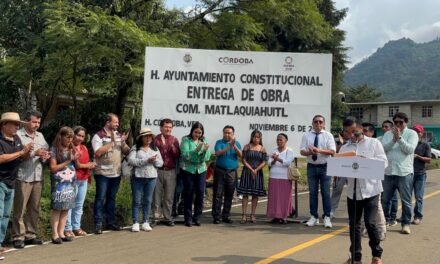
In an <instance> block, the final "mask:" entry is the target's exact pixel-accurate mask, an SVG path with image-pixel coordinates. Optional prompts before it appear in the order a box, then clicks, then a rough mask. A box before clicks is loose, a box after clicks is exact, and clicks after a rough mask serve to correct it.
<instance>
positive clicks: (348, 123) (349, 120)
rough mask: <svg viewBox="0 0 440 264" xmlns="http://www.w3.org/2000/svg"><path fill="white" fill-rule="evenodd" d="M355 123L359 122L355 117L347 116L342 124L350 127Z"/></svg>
mask: <svg viewBox="0 0 440 264" xmlns="http://www.w3.org/2000/svg"><path fill="white" fill-rule="evenodd" d="M353 124H356V125H357V124H358V121H357V120H356V119H355V118H353V117H347V118H346V119H345V120H344V122H343V123H342V126H343V127H350V126H352V125H353Z"/></svg>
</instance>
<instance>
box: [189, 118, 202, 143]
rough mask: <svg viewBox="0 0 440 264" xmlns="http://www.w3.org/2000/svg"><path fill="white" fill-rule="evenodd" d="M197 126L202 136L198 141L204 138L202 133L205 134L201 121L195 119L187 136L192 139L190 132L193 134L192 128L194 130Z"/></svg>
mask: <svg viewBox="0 0 440 264" xmlns="http://www.w3.org/2000/svg"><path fill="white" fill-rule="evenodd" d="M197 128H200V130H202V136H201V137H200V141H202V142H203V141H204V139H205V137H204V135H205V129H204V128H203V125H202V123H200V122H199V121H196V122H195V123H194V124H193V125H192V127H191V131H190V132H189V135H188V137H189V138H191V139H192V134H193V132H194V130H196V129H197Z"/></svg>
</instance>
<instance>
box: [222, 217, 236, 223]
mask: <svg viewBox="0 0 440 264" xmlns="http://www.w3.org/2000/svg"><path fill="white" fill-rule="evenodd" d="M222 222H223V223H226V224H232V223H233V222H234V221H232V220H231V218H223V219H222Z"/></svg>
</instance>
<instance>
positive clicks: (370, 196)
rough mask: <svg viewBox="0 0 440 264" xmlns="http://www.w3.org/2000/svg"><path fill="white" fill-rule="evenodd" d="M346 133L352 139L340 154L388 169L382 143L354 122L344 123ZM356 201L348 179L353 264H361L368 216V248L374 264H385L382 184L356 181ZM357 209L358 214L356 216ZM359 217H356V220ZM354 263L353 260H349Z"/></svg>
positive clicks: (367, 180) (352, 182)
mask: <svg viewBox="0 0 440 264" xmlns="http://www.w3.org/2000/svg"><path fill="white" fill-rule="evenodd" d="M343 126H344V131H345V133H347V134H349V135H350V141H349V142H348V144H345V145H344V146H342V147H341V149H340V151H339V152H340V153H344V152H353V151H354V152H356V155H357V156H361V157H365V158H369V159H376V160H382V161H384V162H385V167H386V166H388V160H387V156H386V154H385V151H384V149H383V147H382V144H381V143H380V141H379V140H377V139H375V138H370V137H367V136H364V135H363V134H362V126H361V125H360V124H359V123H358V122H356V121H355V120H353V119H346V120H345V121H344V124H343ZM356 182H357V183H356V197H353V196H354V183H355V181H354V178H348V188H347V207H348V216H349V223H350V241H351V246H350V252H353V251H352V246H353V241H354V247H355V248H354V256H353V258H354V263H362V262H361V260H362V247H361V239H362V237H361V218H362V214H365V217H364V219H365V228H366V229H367V232H368V237H369V239H370V241H369V245H370V247H371V250H372V255H373V259H372V262H371V263H372V264H380V263H382V260H381V258H382V252H383V250H382V248H381V247H380V231H379V229H378V226H377V224H378V223H377V214H378V206H379V203H380V193H381V192H382V190H383V189H382V182H381V180H371V179H357V181H356ZM355 208H356V212H355ZM355 216H356V217H355ZM346 263H347V264H350V263H351V258H350V259H348V260H347V262H346Z"/></svg>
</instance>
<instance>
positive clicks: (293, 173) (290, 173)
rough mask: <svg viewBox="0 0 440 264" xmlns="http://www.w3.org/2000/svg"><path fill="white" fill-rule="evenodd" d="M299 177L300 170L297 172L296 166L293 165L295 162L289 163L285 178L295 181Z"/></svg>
mask: <svg viewBox="0 0 440 264" xmlns="http://www.w3.org/2000/svg"><path fill="white" fill-rule="evenodd" d="M299 177H301V172H299V170H298V168H297V167H296V166H295V162H294V161H293V162H292V163H290V165H289V168H288V170H287V178H288V179H289V181H297V180H299Z"/></svg>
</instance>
